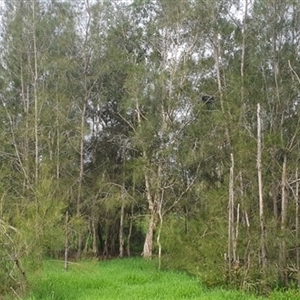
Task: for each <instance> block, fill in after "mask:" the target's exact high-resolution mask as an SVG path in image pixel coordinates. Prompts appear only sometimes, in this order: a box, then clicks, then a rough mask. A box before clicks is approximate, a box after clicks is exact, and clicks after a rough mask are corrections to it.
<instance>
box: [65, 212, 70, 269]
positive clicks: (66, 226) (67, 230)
mask: <svg viewBox="0 0 300 300" xmlns="http://www.w3.org/2000/svg"><path fill="white" fill-rule="evenodd" d="M68 260H69V214H68V211H66V220H65V270H66V271H68V267H69V262H68Z"/></svg>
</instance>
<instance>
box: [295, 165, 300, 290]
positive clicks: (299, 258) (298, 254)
mask: <svg viewBox="0 0 300 300" xmlns="http://www.w3.org/2000/svg"><path fill="white" fill-rule="evenodd" d="M295 180H296V191H295V204H296V220H295V221H296V222H295V223H296V267H297V279H298V286H300V270H299V268H300V251H299V180H298V168H296V178H295Z"/></svg>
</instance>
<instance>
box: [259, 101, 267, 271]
mask: <svg viewBox="0 0 300 300" xmlns="http://www.w3.org/2000/svg"><path fill="white" fill-rule="evenodd" d="M261 154H262V137H261V112H260V104H259V103H258V104H257V175H258V194H259V223H260V255H261V258H260V260H261V266H262V269H263V272H264V273H265V271H266V267H267V264H266V248H265V220H264V201H263V184H262V160H261Z"/></svg>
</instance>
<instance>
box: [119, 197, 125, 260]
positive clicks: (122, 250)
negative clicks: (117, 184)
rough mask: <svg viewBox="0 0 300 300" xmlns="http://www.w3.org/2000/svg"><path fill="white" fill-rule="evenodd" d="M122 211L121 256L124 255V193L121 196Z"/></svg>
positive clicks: (120, 231)
mask: <svg viewBox="0 0 300 300" xmlns="http://www.w3.org/2000/svg"><path fill="white" fill-rule="evenodd" d="M121 201H122V202H121V211H120V228H119V256H120V257H123V256H124V236H123V231H124V211H125V204H124V199H123V195H122V196H121Z"/></svg>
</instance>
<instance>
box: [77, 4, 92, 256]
mask: <svg viewBox="0 0 300 300" xmlns="http://www.w3.org/2000/svg"><path fill="white" fill-rule="evenodd" d="M85 5H86V11H87V24H86V30H85V37H84V43H83V48H84V49H83V55H84V62H83V63H84V67H83V74H84V75H83V76H84V82H83V85H84V86H83V88H84V99H83V104H82V111H81V124H80V146H79V147H80V153H79V155H80V158H79V176H78V193H77V204H76V212H77V216H78V217H80V216H81V197H82V185H83V176H84V141H85V122H86V109H87V103H88V100H89V98H90V93H91V90H90V89H89V79H88V68H89V61H90V55H89V53H88V50H87V47H88V37H89V30H90V22H91V15H90V6H89V0H86V2H85ZM82 243H83V241H82V234H81V233H80V232H79V234H78V249H77V257H78V258H79V257H80V256H81V251H82Z"/></svg>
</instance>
